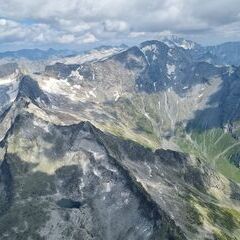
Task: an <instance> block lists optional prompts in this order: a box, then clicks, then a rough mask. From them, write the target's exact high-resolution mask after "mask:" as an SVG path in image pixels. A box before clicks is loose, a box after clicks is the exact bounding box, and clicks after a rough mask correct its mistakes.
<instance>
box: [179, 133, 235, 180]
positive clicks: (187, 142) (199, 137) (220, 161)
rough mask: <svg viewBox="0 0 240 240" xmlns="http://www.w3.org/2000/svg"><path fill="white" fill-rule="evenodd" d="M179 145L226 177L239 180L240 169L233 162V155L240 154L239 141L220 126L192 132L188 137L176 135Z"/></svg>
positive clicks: (184, 150)
mask: <svg viewBox="0 0 240 240" xmlns="http://www.w3.org/2000/svg"><path fill="white" fill-rule="evenodd" d="M176 142H177V144H178V145H179V147H180V148H181V149H182V151H183V152H185V153H190V154H193V155H195V156H196V157H199V158H201V159H204V160H206V161H207V162H209V163H210V164H211V165H212V166H213V167H215V168H216V170H218V171H219V172H221V173H222V174H223V175H225V176H226V177H228V178H230V179H232V180H234V181H236V182H240V169H239V168H238V167H237V166H236V164H234V161H233V157H234V156H238V155H240V142H239V141H238V140H237V139H235V138H234V137H233V136H232V135H231V134H230V133H226V132H224V130H223V129H221V128H216V129H210V130H206V131H205V132H201V133H200V132H197V131H195V132H192V133H191V134H189V138H188V139H186V138H185V137H180V136H179V137H178V138H177V140H176Z"/></svg>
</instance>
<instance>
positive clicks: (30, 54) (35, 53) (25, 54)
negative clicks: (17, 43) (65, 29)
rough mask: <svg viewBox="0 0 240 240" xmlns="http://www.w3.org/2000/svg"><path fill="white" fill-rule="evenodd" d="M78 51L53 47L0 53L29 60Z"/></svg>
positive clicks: (63, 55) (4, 56) (3, 56)
mask: <svg viewBox="0 0 240 240" xmlns="http://www.w3.org/2000/svg"><path fill="white" fill-rule="evenodd" d="M76 53H77V52H76V51H72V50H55V49H52V48H50V49H48V50H41V49H37V48H35V49H21V50H18V51H7V52H2V53H0V58H12V59H19V58H26V59H29V60H42V59H48V58H51V57H65V56H69V55H73V54H76Z"/></svg>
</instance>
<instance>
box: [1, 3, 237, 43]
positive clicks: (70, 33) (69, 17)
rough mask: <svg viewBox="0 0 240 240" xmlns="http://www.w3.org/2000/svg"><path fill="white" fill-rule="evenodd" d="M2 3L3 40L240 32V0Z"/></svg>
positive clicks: (91, 39) (82, 39)
mask: <svg viewBox="0 0 240 240" xmlns="http://www.w3.org/2000/svg"><path fill="white" fill-rule="evenodd" d="M0 6H1V7H0V16H2V19H0V41H1V43H4V42H7V41H11V42H14V41H16V42H19V41H23V42H24V43H26V42H33V43H36V42H42V43H44V42H45V43H46V44H47V43H54V42H57V43H62V44H72V43H76V44H79V43H92V42H96V41H97V40H99V41H107V40H110V41H114V39H127V38H138V37H139V38H141V37H148V36H149V38H150V37H151V36H158V34H161V33H165V32H171V33H177V34H184V35H189V37H191V36H193V37H195V38H196V37H198V38H199V39H204V38H206V39H214V38H216V36H217V37H218V39H219V40H220V41H221V40H222V39H224V40H225V39H234V38H235V37H236V36H239V33H240V14H239V13H240V4H239V0H228V1H226V0H211V1H209V0H153V1H149V0H115V1H113V0H98V1H96V0H71V1H69V0H51V1H49V0H34V1H33V0H8V1H6V0H0ZM226 33H227V34H226Z"/></svg>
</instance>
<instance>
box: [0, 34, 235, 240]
mask: <svg viewBox="0 0 240 240" xmlns="http://www.w3.org/2000/svg"><path fill="white" fill-rule="evenodd" d="M239 49H240V47H239V44H238V43H226V44H223V45H219V46H214V47H203V46H201V45H199V44H197V43H194V42H192V41H188V40H184V39H181V38H176V37H172V38H168V39H163V40H162V41H157V40H151V41H146V42H143V43H141V44H140V45H139V46H134V47H130V48H127V47H126V46H121V47H114V48H110V47H107V48H99V49H95V50H93V51H90V52H88V53H86V54H82V55H74V56H66V57H62V56H61V57H57V58H56V59H54V60H53V59H51V60H47V61H42V60H41V63H40V62H39V60H36V61H35V62H34V63H32V65H31V64H29V62H28V64H27V67H26V65H23V64H22V63H20V64H19V62H18V61H16V62H17V63H18V64H17V63H12V62H9V61H6V63H4V64H2V65H1V66H0V92H1V94H0V102H1V105H0V156H1V160H0V239H4V240H5V239H11V240H14V239H54V240H55V239H84V240H85V239H86V240H87V239H104V240H105V239H106V240H112V239H119V240H120V239H127V240H128V239H129V240H130V239H131V240H135V239H139V240H140V239H141V240H142V239H143V240H145V239H156V240H157V239H159V240H161V239H168V240H173V239H174V240H175V239H199V240H200V239H201V240H202V239H205V240H207V239H208V240H209V239H219V240H222V239H226V240H229V239H240V238H239V236H240V185H239V184H240V169H239V166H240V141H239V139H240V124H239V118H240V68H239V67H238V65H239V63H240V59H239V54H238V51H239ZM38 64H40V65H38ZM38 66H39V67H38ZM26 69H27V70H26Z"/></svg>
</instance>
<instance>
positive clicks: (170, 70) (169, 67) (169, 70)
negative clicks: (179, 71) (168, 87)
mask: <svg viewBox="0 0 240 240" xmlns="http://www.w3.org/2000/svg"><path fill="white" fill-rule="evenodd" d="M175 70H176V66H175V65H174V64H168V63H167V73H168V75H169V76H170V75H172V74H174V73H175Z"/></svg>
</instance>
